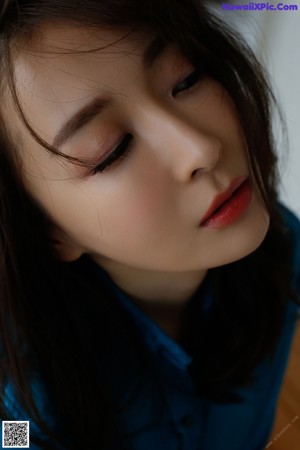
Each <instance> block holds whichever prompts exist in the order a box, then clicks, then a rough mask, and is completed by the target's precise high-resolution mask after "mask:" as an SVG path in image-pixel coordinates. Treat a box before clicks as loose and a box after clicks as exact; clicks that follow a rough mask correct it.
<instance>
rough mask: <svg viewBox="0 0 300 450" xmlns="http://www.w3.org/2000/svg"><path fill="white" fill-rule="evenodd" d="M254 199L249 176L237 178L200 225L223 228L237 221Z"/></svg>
mask: <svg viewBox="0 0 300 450" xmlns="http://www.w3.org/2000/svg"><path fill="white" fill-rule="evenodd" d="M251 199H252V186H251V184H250V182H249V179H248V177H247V176H241V177H237V178H235V179H234V180H233V181H232V182H231V184H230V186H229V187H228V188H227V189H226V191H224V192H222V193H221V194H218V195H217V196H216V197H215V198H214V199H213V201H212V203H211V205H210V207H209V208H208V210H207V212H206V214H205V215H204V216H203V218H202V219H201V222H200V225H201V226H205V227H209V228H222V227H224V226H227V225H229V224H230V223H232V222H234V221H235V220H237V219H238V218H239V217H240V216H241V215H242V214H243V213H244V212H245V211H246V209H247V208H248V206H249V204H250V202H251Z"/></svg>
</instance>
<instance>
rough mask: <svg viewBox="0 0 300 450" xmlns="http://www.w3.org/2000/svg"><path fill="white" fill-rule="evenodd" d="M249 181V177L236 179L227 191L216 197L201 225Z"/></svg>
mask: <svg viewBox="0 0 300 450" xmlns="http://www.w3.org/2000/svg"><path fill="white" fill-rule="evenodd" d="M247 179H248V177H247V176H240V177H237V178H235V179H234V180H233V181H232V182H231V183H230V185H229V187H228V188H227V189H226V191H224V192H222V193H220V194H218V195H216V197H215V198H214V199H213V201H212V203H211V205H210V207H209V208H208V210H207V212H206V213H205V215H204V216H203V217H202V219H201V222H200V225H201V224H202V223H203V222H205V221H206V220H207V219H208V218H209V217H210V216H211V215H212V214H214V212H215V211H216V210H217V209H218V208H220V206H221V205H222V204H223V203H225V202H226V200H228V199H229V198H230V197H231V196H232V195H233V194H234V192H235V191H236V190H237V189H238V188H239V187H240V186H241V185H242V184H243V183H244V182H245V181H246V180H247Z"/></svg>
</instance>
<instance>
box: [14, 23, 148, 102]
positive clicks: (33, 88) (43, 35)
mask: <svg viewBox="0 0 300 450" xmlns="http://www.w3.org/2000/svg"><path fill="white" fill-rule="evenodd" d="M148 39H149V38H148ZM145 41H146V37H145V35H139V36H137V35H134V36H133V35H128V36H124V32H120V31H119V32H117V31H103V30H91V29H88V28H84V27H75V26H74V25H70V24H65V23H55V24H47V25H46V26H45V27H44V26H43V28H42V29H40V30H38V31H37V32H36V33H35V35H34V36H33V37H32V38H31V40H30V42H28V43H27V45H26V49H25V51H19V52H18V54H17V57H16V58H15V64H14V66H15V79H16V82H17V85H18V86H19V92H18V93H19V94H20V95H21V96H22V94H23V95H24V94H26V93H35V92H39V91H41V90H42V91H44V92H47V91H48V89H47V87H49V86H51V89H54V86H55V89H56V91H57V92H56V94H58V98H59V97H60V95H59V93H60V91H61V90H62V89H63V92H61V93H64V96H65V97H66V101H67V99H68V94H72V99H74V97H75V98H76V89H78V88H79V87H80V88H81V89H84V87H86V90H87V91H89V90H92V89H93V87H95V85H97V87H98V83H99V81H101V80H102V79H103V80H105V84H110V83H111V84H112V85H113V82H114V80H115V79H116V78H118V81H120V80H121V77H118V67H120V68H121V67H122V66H123V65H124V62H125V61H126V64H127V66H128V59H129V58H130V60H131V61H135V63H136V64H138V63H139V60H140V59H141V54H142V51H143V47H144V45H145ZM93 73H95V77H93V76H92V75H91V74H93ZM108 80H109V83H108ZM66 87H68V89H67V90H65V89H66ZM72 88H73V89H74V90H75V92H73V91H72ZM104 88H105V86H104ZM53 94H54V95H55V93H53ZM74 94H75V95H74Z"/></svg>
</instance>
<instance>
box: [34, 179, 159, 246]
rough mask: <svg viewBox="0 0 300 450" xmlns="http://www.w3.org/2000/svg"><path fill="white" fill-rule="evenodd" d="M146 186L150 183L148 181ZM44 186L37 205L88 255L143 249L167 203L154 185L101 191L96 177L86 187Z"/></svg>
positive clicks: (39, 189) (63, 183)
mask: <svg viewBox="0 0 300 450" xmlns="http://www.w3.org/2000/svg"><path fill="white" fill-rule="evenodd" d="M148 181H150V180H148ZM87 183H89V184H88V186H84V187H83V185H82V183H79V184H77V182H76V181H73V182H72V181H67V180H59V181H53V180H43V181H41V182H40V183H39V186H36V187H35V189H34V191H35V192H38V200H39V202H40V203H41V204H42V205H43V207H44V209H45V210H46V211H47V212H48V214H49V215H50V217H51V218H52V219H53V221H54V222H55V223H56V224H58V225H59V226H60V227H61V228H62V229H63V230H64V231H65V232H67V233H68V234H69V235H70V237H71V238H72V239H73V240H74V241H76V242H77V243H78V244H80V245H81V246H83V247H85V248H86V249H88V250H92V251H95V250H97V249H99V250H106V249H109V248H110V247H118V246H120V245H121V246H122V247H123V248H126V247H128V248H129V247H131V246H137V245H139V246H143V245H144V246H145V245H148V242H149V239H150V240H151V239H152V238H153V235H155V236H156V237H157V234H160V231H159V230H161V228H163V224H164V222H165V220H166V213H167V203H168V202H167V200H166V197H164V195H162V192H163V190H162V186H161V185H159V184H158V183H155V182H153V181H152V182H151V183H150V182H148V183H147V180H145V179H144V183H140V182H139V183H138V184H136V183H134V182H131V183H127V185H126V184H124V183H120V184H119V183H115V186H114V188H112V186H109V187H107V186H105V188H104V186H103V189H102V188H101V182H100V180H99V179H98V180H97V176H95V179H90V180H89V181H87Z"/></svg>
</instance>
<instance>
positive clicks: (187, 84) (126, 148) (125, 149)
mask: <svg viewBox="0 0 300 450" xmlns="http://www.w3.org/2000/svg"><path fill="white" fill-rule="evenodd" d="M203 74H204V71H203V69H202V68H201V69H195V70H193V72H191V73H190V74H189V75H188V76H187V77H185V78H184V79H183V80H182V81H180V82H179V83H178V84H177V85H176V86H175V88H174V89H173V90H172V96H173V97H175V96H176V95H177V94H179V93H180V92H181V91H187V90H189V89H191V88H192V87H193V86H194V85H195V84H196V83H197V82H198V81H200V79H201V78H202V77H203ZM132 139H133V135H132V134H130V133H128V134H126V135H125V137H124V139H123V140H122V141H121V143H120V144H119V145H118V146H117V147H116V148H115V150H113V151H112V153H111V154H110V155H109V156H108V157H107V158H106V159H105V160H104V161H103V162H101V163H100V164H97V166H96V167H95V168H94V169H93V172H92V174H93V175H96V174H97V173H101V172H102V173H103V172H104V171H105V170H107V168H108V167H110V166H112V165H113V164H114V163H116V162H117V161H119V162H120V161H122V160H123V159H125V158H126V157H127V156H128V155H129V153H130V150H131V145H130V143H131V141H132Z"/></svg>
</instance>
